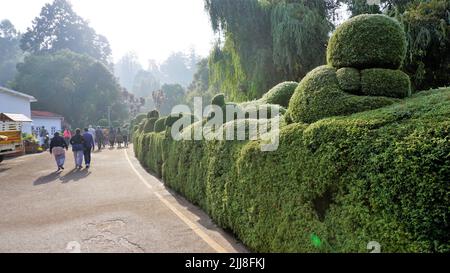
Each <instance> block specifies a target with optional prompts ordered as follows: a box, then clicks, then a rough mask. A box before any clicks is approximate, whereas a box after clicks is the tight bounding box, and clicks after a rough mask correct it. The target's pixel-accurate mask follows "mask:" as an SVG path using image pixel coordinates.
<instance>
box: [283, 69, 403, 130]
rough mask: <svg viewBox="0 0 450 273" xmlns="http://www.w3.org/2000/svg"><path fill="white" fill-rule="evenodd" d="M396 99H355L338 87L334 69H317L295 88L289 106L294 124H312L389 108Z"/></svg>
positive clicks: (357, 97)
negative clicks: (326, 119)
mask: <svg viewBox="0 0 450 273" xmlns="http://www.w3.org/2000/svg"><path fill="white" fill-rule="evenodd" d="M394 102H396V100H395V99H392V98H385V97H370V96H356V95H351V94H347V93H345V92H344V91H342V90H341V89H340V88H339V83H338V79H337V76H336V69H334V68H332V67H329V66H320V67H317V68H316V69H314V70H312V71H311V72H309V73H308V74H307V75H306V76H305V77H304V78H303V80H302V81H301V82H300V84H299V85H298V87H297V89H296V90H295V93H294V95H293V96H292V98H291V101H290V103H289V108H288V113H289V115H290V118H291V120H292V121H293V122H305V123H312V122H315V121H317V120H320V119H323V118H326V117H332V116H339V115H348V114H352V113H357V112H363V111H367V110H372V109H376V108H380V107H383V106H386V105H390V104H392V103H394Z"/></svg>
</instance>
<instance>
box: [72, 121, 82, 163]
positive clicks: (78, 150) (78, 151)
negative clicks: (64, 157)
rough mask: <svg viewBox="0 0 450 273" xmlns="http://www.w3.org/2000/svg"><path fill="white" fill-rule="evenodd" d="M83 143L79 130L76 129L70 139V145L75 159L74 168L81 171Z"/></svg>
mask: <svg viewBox="0 0 450 273" xmlns="http://www.w3.org/2000/svg"><path fill="white" fill-rule="evenodd" d="M84 142H85V141H84V138H83V136H82V135H81V130H80V129H76V130H75V135H74V136H73V137H72V138H71V139H70V145H72V151H73V155H74V157H75V166H76V167H75V168H78V169H81V165H82V164H83V155H84Z"/></svg>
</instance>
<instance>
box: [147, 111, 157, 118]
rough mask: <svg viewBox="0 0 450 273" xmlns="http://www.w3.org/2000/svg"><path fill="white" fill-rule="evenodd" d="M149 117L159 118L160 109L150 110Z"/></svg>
mask: <svg viewBox="0 0 450 273" xmlns="http://www.w3.org/2000/svg"><path fill="white" fill-rule="evenodd" d="M147 118H149V119H151V118H156V119H157V118H159V112H158V110H152V111H150V112H148V114H147Z"/></svg>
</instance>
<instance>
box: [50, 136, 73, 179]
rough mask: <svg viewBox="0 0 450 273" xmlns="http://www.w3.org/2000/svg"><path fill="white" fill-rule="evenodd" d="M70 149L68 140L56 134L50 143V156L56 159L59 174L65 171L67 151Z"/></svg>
mask: <svg viewBox="0 0 450 273" xmlns="http://www.w3.org/2000/svg"><path fill="white" fill-rule="evenodd" d="M68 149H69V146H67V143H66V140H65V139H64V138H63V137H61V136H60V135H59V133H58V132H56V133H55V134H54V136H53V138H52V141H51V142H50V154H53V156H54V157H55V161H56V165H57V166H58V170H57V172H59V171H60V170H64V162H65V160H66V151H67V150H68Z"/></svg>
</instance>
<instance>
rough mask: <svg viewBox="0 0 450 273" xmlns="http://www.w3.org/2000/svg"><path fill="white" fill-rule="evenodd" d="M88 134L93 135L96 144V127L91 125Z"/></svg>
mask: <svg viewBox="0 0 450 273" xmlns="http://www.w3.org/2000/svg"><path fill="white" fill-rule="evenodd" d="M88 132H89V134H91V136H92V138H93V139H94V143H95V141H96V140H95V129H94V127H92V125H89V128H88Z"/></svg>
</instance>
